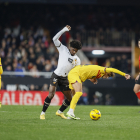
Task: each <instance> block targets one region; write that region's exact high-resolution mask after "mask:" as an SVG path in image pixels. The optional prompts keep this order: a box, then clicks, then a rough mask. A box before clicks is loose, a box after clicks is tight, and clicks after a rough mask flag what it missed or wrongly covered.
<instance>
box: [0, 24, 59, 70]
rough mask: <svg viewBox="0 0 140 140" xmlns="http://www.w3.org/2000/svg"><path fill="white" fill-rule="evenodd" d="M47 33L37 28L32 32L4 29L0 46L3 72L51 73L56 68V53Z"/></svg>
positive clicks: (17, 28)
mask: <svg viewBox="0 0 140 140" xmlns="http://www.w3.org/2000/svg"><path fill="white" fill-rule="evenodd" d="M49 38H50V36H49V32H48V31H47V30H44V29H42V28H41V27H38V28H37V29H36V30H34V28H33V27H31V28H30V29H29V30H21V28H20V25H18V26H17V27H16V28H14V29H11V28H5V29H4V37H3V39H2V41H1V44H0V57H1V58H2V64H3V69H4V71H17V72H22V71H30V72H38V71H41V72H52V71H54V70H55V68H56V67H57V59H58V53H56V52H57V50H56V48H55V46H54V44H53V43H52V41H50V40H49Z"/></svg>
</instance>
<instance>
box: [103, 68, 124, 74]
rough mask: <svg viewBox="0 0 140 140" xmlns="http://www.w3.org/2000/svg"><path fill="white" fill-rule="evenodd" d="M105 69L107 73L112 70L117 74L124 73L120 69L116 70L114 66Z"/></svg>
mask: <svg viewBox="0 0 140 140" xmlns="http://www.w3.org/2000/svg"><path fill="white" fill-rule="evenodd" d="M105 71H106V72H107V73H109V72H114V73H117V74H119V75H122V76H125V73H124V72H122V71H120V70H117V69H114V68H106V69H105Z"/></svg>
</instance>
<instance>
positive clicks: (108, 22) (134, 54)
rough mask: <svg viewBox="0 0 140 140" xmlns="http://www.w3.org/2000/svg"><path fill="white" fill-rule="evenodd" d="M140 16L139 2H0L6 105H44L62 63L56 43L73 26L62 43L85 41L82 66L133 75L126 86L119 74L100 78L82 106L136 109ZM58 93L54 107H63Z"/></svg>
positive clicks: (87, 91) (0, 50) (87, 87)
mask: <svg viewBox="0 0 140 140" xmlns="http://www.w3.org/2000/svg"><path fill="white" fill-rule="evenodd" d="M139 12H140V2H139V1H135V2H134V1H123V2H122V1H120V0H118V1H113V2H112V1H111V0H106V1H103V0H86V2H85V1H84V0H76V1H74V0H71V1H67V2H66V1H63V0H59V1H56V0H50V1H49V0H47V1H46V0H40V1H38V0H28V1H26V0H18V1H17V0H2V1H1V3H0V13H1V15H0V57H1V58H2V64H3V69H4V73H3V75H2V91H1V94H2V97H1V100H2V104H9V105H11V104H21V105H22V104H27V105H41V103H43V99H44V98H45V97H46V94H47V93H48V87H49V77H50V74H51V73H52V71H54V69H55V68H56V67H57V60H58V52H57V50H56V48H55V46H54V44H53V42H52V38H53V36H54V35H55V34H56V33H57V32H58V31H59V30H60V29H62V28H63V27H64V26H66V25H70V26H71V27H72V30H71V31H70V32H67V33H65V34H64V35H62V37H61V38H60V40H61V42H62V43H63V44H64V45H67V46H68V43H69V41H70V40H72V39H78V40H80V41H81V42H82V44H83V48H82V51H80V52H79V53H78V55H79V57H80V58H81V60H82V64H87V63H89V64H98V65H101V66H111V67H114V68H117V69H119V70H122V71H123V72H126V73H129V74H131V76H132V79H131V80H128V81H126V80H125V79H124V77H121V76H119V75H116V77H115V78H113V79H108V80H103V79H99V80H98V84H97V85H93V84H92V83H90V82H89V81H86V82H85V83H84V86H83V93H84V94H83V96H82V97H81V99H80V101H79V103H78V104H93V105H138V104H139V101H138V100H137V97H136V96H135V94H134V92H133V86H134V84H135V80H134V78H135V76H136V75H137V73H138V71H139V70H138V56H139V52H140V51H139V49H138V47H137V41H138V39H139V38H140V24H139V23H140V18H139V16H140V15H139V14H138V13H139ZM92 50H104V51H105V54H104V55H97V54H96V55H95V54H94V55H93V54H92ZM18 72H19V73H18ZM57 91H58V93H57V94H56V96H55V99H54V101H53V103H54V105H59V104H61V103H59V102H57V103H56V104H55V102H56V100H57V101H58V100H59V101H61V102H62V100H63V97H62V96H63V95H62V94H61V93H60V92H59V88H58V89H57ZM42 96H43V97H42ZM61 97H62V98H61ZM40 98H41V102H40V100H39V99H40ZM25 100H26V101H25Z"/></svg>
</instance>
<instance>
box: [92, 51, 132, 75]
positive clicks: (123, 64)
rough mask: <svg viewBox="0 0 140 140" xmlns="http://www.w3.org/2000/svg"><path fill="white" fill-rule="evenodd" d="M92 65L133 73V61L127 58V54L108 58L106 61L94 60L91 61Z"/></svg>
mask: <svg viewBox="0 0 140 140" xmlns="http://www.w3.org/2000/svg"><path fill="white" fill-rule="evenodd" d="M90 63H91V64H93V65H101V66H104V67H112V68H116V69H118V70H121V71H123V72H125V73H131V64H132V63H131V59H130V58H127V55H125V54H123V55H117V56H113V57H110V58H106V59H104V61H100V60H98V58H94V59H91V60H90Z"/></svg>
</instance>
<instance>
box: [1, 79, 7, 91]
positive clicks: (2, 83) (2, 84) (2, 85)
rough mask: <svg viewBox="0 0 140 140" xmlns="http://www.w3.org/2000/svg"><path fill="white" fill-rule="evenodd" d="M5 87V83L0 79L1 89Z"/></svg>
mask: <svg viewBox="0 0 140 140" xmlns="http://www.w3.org/2000/svg"><path fill="white" fill-rule="evenodd" d="M5 89H6V87H5V85H4V82H3V81H1V90H5Z"/></svg>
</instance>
